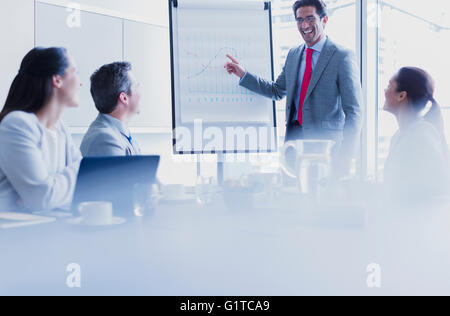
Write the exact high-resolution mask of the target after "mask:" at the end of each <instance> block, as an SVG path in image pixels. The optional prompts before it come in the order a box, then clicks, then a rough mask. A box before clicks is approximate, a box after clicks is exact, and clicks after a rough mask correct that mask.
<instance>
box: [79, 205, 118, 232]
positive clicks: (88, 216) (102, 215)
mask: <svg viewBox="0 0 450 316" xmlns="http://www.w3.org/2000/svg"><path fill="white" fill-rule="evenodd" d="M78 210H79V212H80V214H81V216H82V218H83V221H82V223H83V224H84V225H89V226H104V225H112V223H113V205H112V203H110V202H85V203H81V204H80V205H79V206H78Z"/></svg>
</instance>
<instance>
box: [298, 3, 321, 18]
mask: <svg viewBox="0 0 450 316" xmlns="http://www.w3.org/2000/svg"><path fill="white" fill-rule="evenodd" d="M303 7H315V8H316V11H317V14H318V15H319V16H320V18H321V19H323V18H324V17H326V16H327V15H328V12H327V5H326V4H325V2H323V1H322V0H298V1H295V3H294V6H293V9H294V15H295V18H296V19H297V10H298V9H299V8H303Z"/></svg>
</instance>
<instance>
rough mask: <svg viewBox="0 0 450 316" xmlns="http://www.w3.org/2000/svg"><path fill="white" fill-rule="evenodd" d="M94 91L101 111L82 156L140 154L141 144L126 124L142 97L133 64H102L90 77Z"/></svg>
mask: <svg viewBox="0 0 450 316" xmlns="http://www.w3.org/2000/svg"><path fill="white" fill-rule="evenodd" d="M91 94H92V98H93V99H94V102H95V107H96V108H97V110H98V111H99V112H100V114H99V115H98V117H97V119H96V120H95V121H94V122H93V123H92V124H91V126H90V127H89V130H88V132H87V133H86V135H85V136H84V138H83V142H82V143H81V153H82V154H83V157H100V156H134V155H139V154H140V149H139V146H138V144H137V143H136V142H135V141H134V140H133V138H132V137H131V133H130V131H129V130H128V128H127V124H128V121H129V120H130V118H131V117H132V116H133V115H135V114H137V113H138V112H139V102H140V99H141V95H140V91H139V84H138V83H137V81H136V79H135V78H134V75H133V73H132V72H131V64H130V63H127V62H117V63H112V64H109V65H105V66H103V67H101V68H100V69H99V70H97V71H96V72H95V73H94V74H93V75H92V77H91Z"/></svg>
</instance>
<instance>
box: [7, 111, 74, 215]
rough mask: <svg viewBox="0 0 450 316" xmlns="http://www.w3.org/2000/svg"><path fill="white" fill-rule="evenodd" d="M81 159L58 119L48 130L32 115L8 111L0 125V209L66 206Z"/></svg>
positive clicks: (72, 190)
mask: <svg viewBox="0 0 450 316" xmlns="http://www.w3.org/2000/svg"><path fill="white" fill-rule="evenodd" d="M81 159H82V156H81V153H80V151H79V149H78V148H77V147H76V146H74V144H73V142H72V138H71V136H70V134H69V133H68V132H67V130H66V128H65V127H64V125H63V124H62V123H61V122H60V123H58V124H57V125H56V127H55V130H54V131H50V130H47V129H46V128H45V127H44V126H43V125H42V124H41V123H40V122H39V120H38V118H37V117H36V115H34V114H30V113H25V112H20V111H17V112H12V113H10V114H9V115H7V116H6V117H5V118H4V119H3V121H2V122H1V124H0V211H13V210H17V209H20V208H21V207H20V206H23V207H24V208H25V209H27V210H51V209H56V208H62V207H66V206H68V205H69V204H70V203H71V201H72V198H73V193H74V191H75V184H76V179H77V174H78V169H79V166H80V162H81Z"/></svg>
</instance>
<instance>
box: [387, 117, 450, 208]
mask: <svg viewBox="0 0 450 316" xmlns="http://www.w3.org/2000/svg"><path fill="white" fill-rule="evenodd" d="M446 146H447V145H446V143H445V142H444V140H443V137H442V136H441V134H440V133H439V132H438V131H437V129H436V128H435V127H434V126H433V125H432V124H431V123H430V122H428V121H426V120H424V119H418V120H417V121H416V122H414V123H413V124H411V125H410V126H409V127H407V128H406V129H404V130H399V131H398V132H397V133H396V134H395V135H394V137H393V138H392V141H391V148H390V152H389V157H388V158H387V161H386V164H385V170H384V177H385V184H386V189H387V190H388V191H389V192H388V193H390V195H395V196H400V197H406V196H408V197H409V198H411V199H413V198H422V197H430V196H435V195H441V194H446V192H448V181H449V165H450V162H449V161H448V156H447V153H448V148H446Z"/></svg>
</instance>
